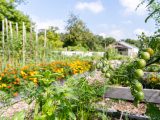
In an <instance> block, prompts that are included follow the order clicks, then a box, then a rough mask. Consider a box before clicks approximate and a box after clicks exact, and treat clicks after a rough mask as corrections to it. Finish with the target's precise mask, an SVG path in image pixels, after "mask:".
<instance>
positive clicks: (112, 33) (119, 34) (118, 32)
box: [99, 29, 125, 40]
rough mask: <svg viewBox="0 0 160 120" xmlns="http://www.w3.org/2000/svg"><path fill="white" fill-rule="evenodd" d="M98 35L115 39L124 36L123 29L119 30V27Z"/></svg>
mask: <svg viewBox="0 0 160 120" xmlns="http://www.w3.org/2000/svg"><path fill="white" fill-rule="evenodd" d="M99 35H101V36H103V37H113V38H115V39H116V40H121V39H123V38H124V37H125V36H124V32H123V30H120V29H113V30H111V31H110V32H108V33H100V34H99Z"/></svg>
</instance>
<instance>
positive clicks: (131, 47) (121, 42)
mask: <svg viewBox="0 0 160 120" xmlns="http://www.w3.org/2000/svg"><path fill="white" fill-rule="evenodd" d="M117 43H119V44H121V45H123V46H125V47H127V48H129V49H133V48H136V49H138V48H137V47H136V46H132V45H130V44H128V43H126V42H123V41H120V42H117Z"/></svg>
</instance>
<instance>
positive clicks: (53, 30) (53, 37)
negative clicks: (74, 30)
mask: <svg viewBox="0 0 160 120" xmlns="http://www.w3.org/2000/svg"><path fill="white" fill-rule="evenodd" d="M57 30H58V28H57V27H53V26H51V27H49V29H47V35H46V38H47V43H48V46H49V47H50V48H52V49H55V48H60V47H62V46H63V42H62V41H61V38H60V35H59V34H58V33H57ZM39 40H40V42H41V44H43V43H44V31H43V32H40V33H39Z"/></svg>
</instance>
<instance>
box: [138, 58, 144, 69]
mask: <svg viewBox="0 0 160 120" xmlns="http://www.w3.org/2000/svg"><path fill="white" fill-rule="evenodd" d="M136 66H137V68H144V67H145V66H146V61H145V60H144V59H139V60H137V61H136Z"/></svg>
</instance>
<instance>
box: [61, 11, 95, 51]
mask: <svg viewBox="0 0 160 120" xmlns="http://www.w3.org/2000/svg"><path fill="white" fill-rule="evenodd" d="M66 30H67V33H66V34H65V35H64V37H63V38H64V47H67V46H79V44H81V46H82V47H85V48H86V49H88V50H95V48H96V42H95V41H96V39H95V37H94V34H93V33H92V32H90V30H89V29H88V28H87V27H86V25H85V23H84V22H83V21H82V20H81V19H79V18H78V17H77V16H75V15H73V14H71V15H70V17H69V19H68V21H67V26H66ZM94 42H95V43H94Z"/></svg>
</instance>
